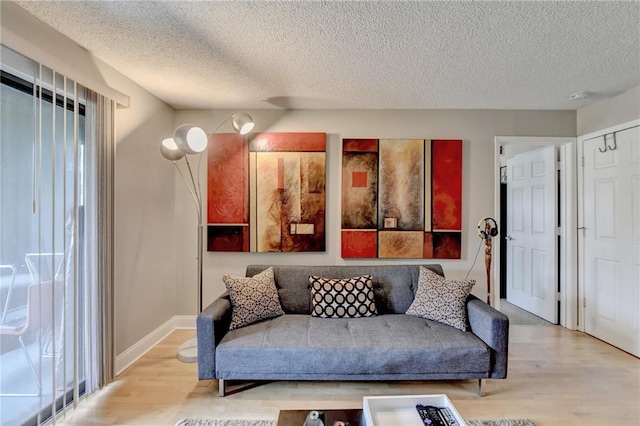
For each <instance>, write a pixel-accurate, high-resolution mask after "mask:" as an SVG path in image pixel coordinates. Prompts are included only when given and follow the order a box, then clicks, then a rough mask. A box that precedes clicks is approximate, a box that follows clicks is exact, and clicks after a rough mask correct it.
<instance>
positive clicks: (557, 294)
mask: <svg viewBox="0 0 640 426" xmlns="http://www.w3.org/2000/svg"><path fill="white" fill-rule="evenodd" d="M561 301H562V293H560V292H559V291H558V292H557V293H556V302H561Z"/></svg>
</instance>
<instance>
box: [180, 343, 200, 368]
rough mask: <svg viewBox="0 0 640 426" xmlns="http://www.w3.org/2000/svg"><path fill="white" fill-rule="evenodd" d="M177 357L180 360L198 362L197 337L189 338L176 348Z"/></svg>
mask: <svg viewBox="0 0 640 426" xmlns="http://www.w3.org/2000/svg"><path fill="white" fill-rule="evenodd" d="M178 359H179V360H180V361H182V362H192V363H193V362H198V339H197V338H195V337H194V338H193V339H189V340H187V341H186V342H184V343H183V344H181V345H180V347H179V348H178Z"/></svg>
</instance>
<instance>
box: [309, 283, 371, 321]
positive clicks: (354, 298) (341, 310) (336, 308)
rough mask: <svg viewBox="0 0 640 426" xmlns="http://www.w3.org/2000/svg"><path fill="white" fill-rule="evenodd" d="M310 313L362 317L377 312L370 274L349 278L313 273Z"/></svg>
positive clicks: (323, 316)
mask: <svg viewBox="0 0 640 426" xmlns="http://www.w3.org/2000/svg"><path fill="white" fill-rule="evenodd" d="M309 282H311V315H312V316H314V317H321V318H360V317H370V316H374V315H377V314H378V312H377V310H376V301H375V297H374V294H373V284H372V283H371V275H363V276H361V277H353V278H347V279H337V278H336V279H332V278H322V277H316V276H314V275H311V276H310V277H309Z"/></svg>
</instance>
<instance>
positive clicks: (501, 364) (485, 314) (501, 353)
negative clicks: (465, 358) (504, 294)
mask: <svg viewBox="0 0 640 426" xmlns="http://www.w3.org/2000/svg"><path fill="white" fill-rule="evenodd" d="M467 314H468V317H469V324H470V325H471V332H472V333H473V334H475V335H476V336H478V337H479V338H480V339H482V341H484V342H485V343H486V344H487V345H488V346H489V347H490V348H491V349H492V350H493V353H492V355H493V356H492V358H493V359H492V362H493V368H492V370H491V372H490V375H489V377H490V378H492V379H504V378H506V377H507V358H508V357H507V355H508V350H509V318H508V317H507V316H506V315H505V314H503V313H502V312H500V311H498V310H497V309H494V308H493V307H491V306H489V305H488V304H486V303H485V302H483V301H482V300H480V299H478V298H477V297H475V296H473V295H470V296H469V298H468V299H467Z"/></svg>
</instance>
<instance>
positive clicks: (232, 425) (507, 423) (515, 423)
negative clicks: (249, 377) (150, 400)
mask: <svg viewBox="0 0 640 426" xmlns="http://www.w3.org/2000/svg"><path fill="white" fill-rule="evenodd" d="M467 424H468V425H469V426H535V423H534V422H533V420H529V419H498V420H467ZM176 426H276V422H275V420H207V419H182V420H180V421H179V422H178V423H176ZM329 426H330V425H329Z"/></svg>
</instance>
